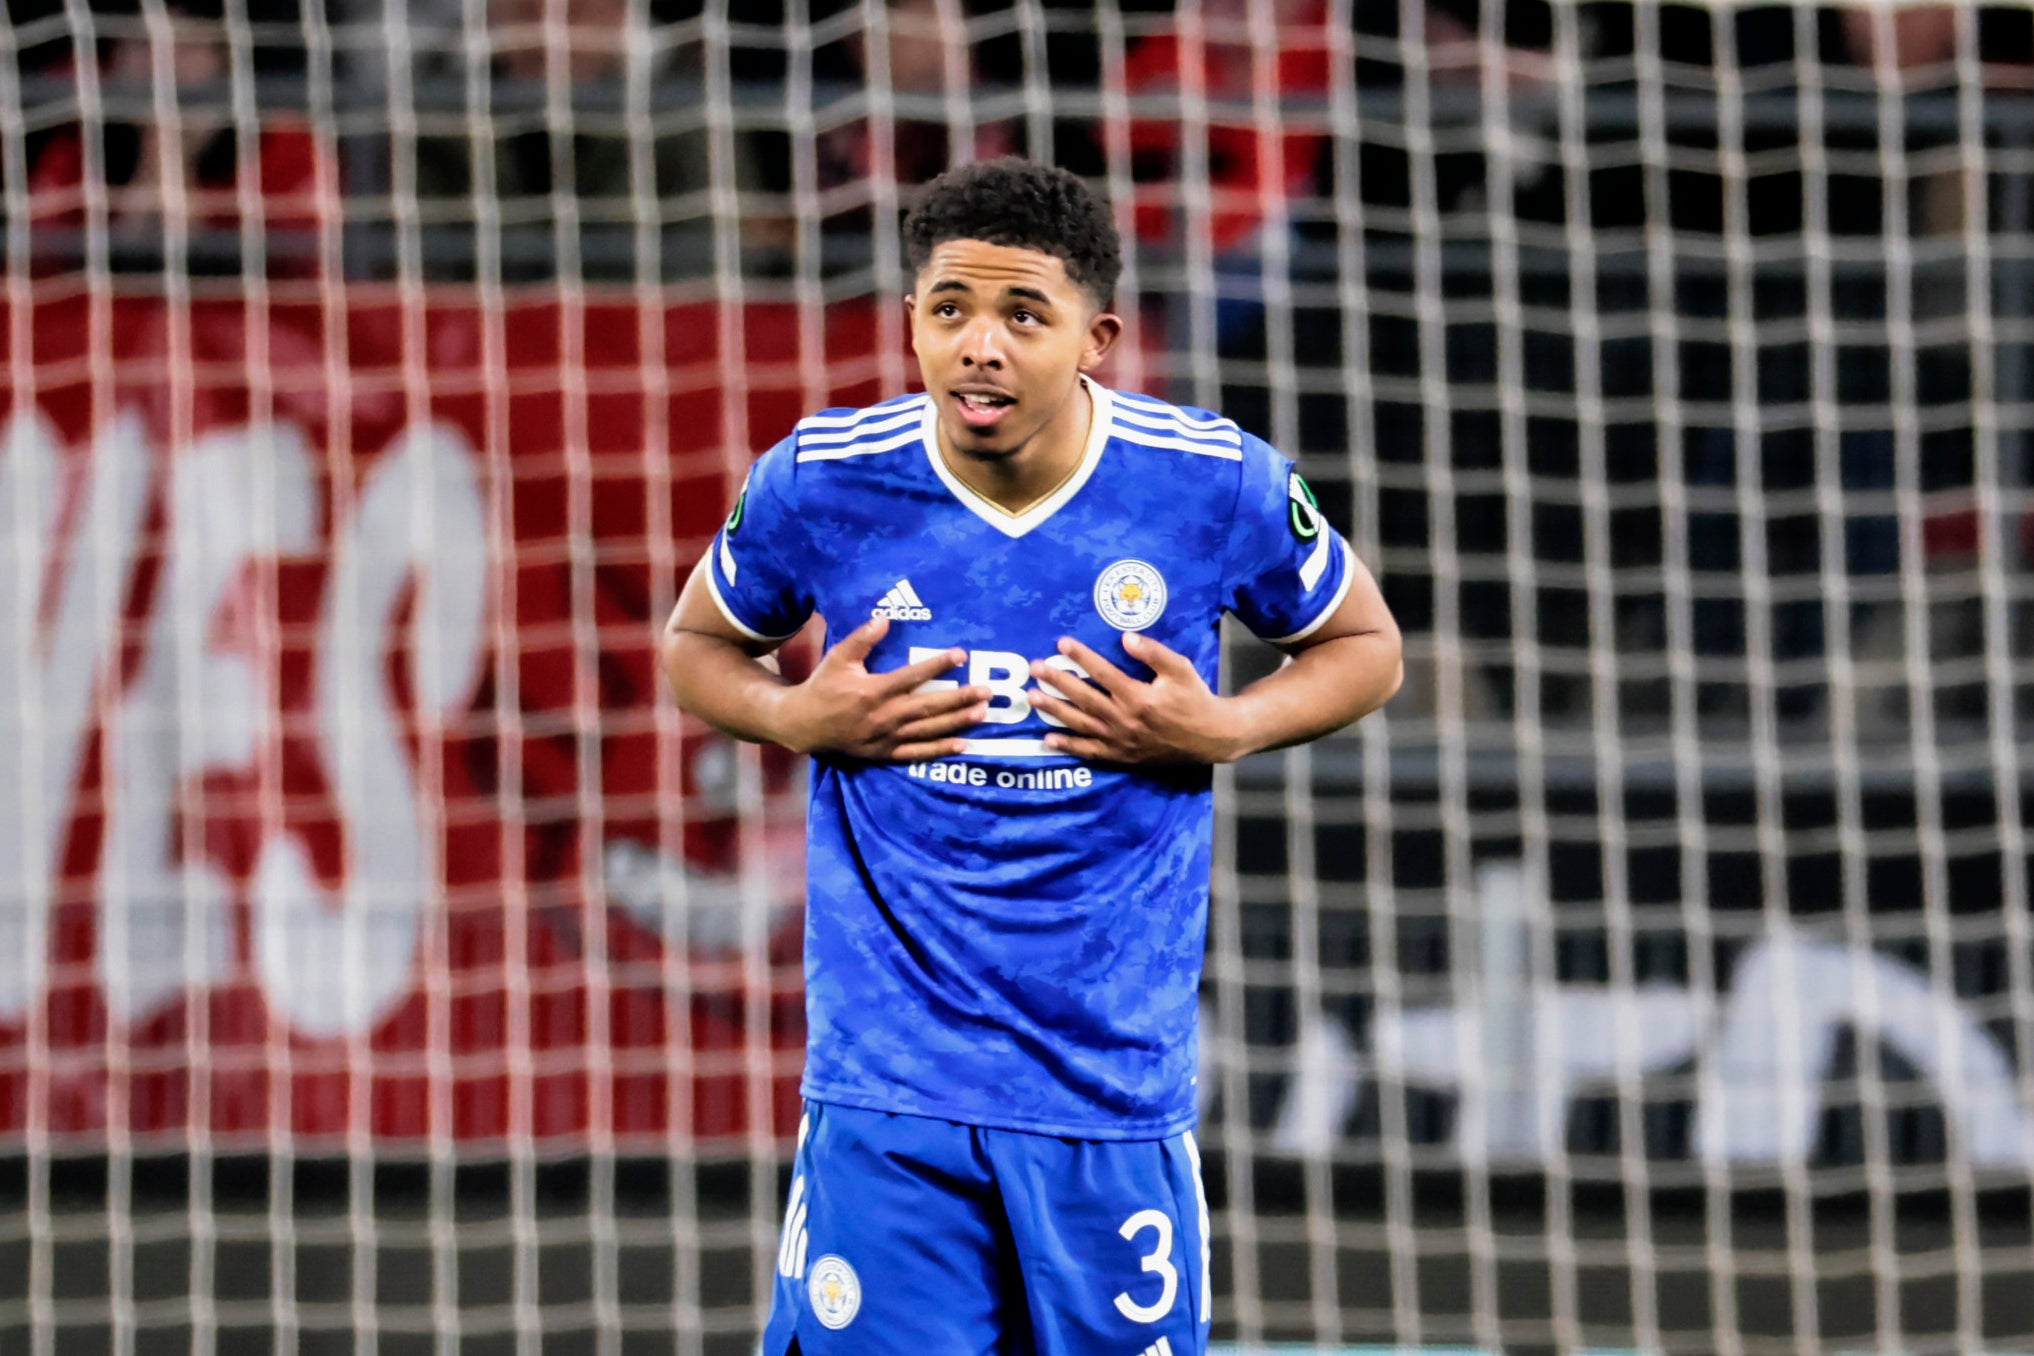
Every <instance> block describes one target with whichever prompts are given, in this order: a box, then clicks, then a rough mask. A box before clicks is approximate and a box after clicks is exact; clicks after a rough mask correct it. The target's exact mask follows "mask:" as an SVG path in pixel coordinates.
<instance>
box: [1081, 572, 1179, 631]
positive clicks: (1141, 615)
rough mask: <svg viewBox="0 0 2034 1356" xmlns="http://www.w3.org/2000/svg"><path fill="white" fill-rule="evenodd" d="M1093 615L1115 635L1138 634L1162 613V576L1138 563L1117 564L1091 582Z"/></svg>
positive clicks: (1163, 591) (1163, 602) (1163, 599)
mask: <svg viewBox="0 0 2034 1356" xmlns="http://www.w3.org/2000/svg"><path fill="white" fill-rule="evenodd" d="M1095 611H1097V612H1099V613H1101V614H1102V620H1103V621H1105V622H1107V623H1109V625H1111V626H1113V627H1115V628H1116V629H1117V630H1119V631H1142V630H1143V629H1144V628H1145V627H1147V626H1149V625H1151V624H1152V623H1153V622H1155V621H1157V620H1158V617H1159V614H1160V613H1162V612H1164V611H1165V576H1164V575H1162V574H1160V573H1159V572H1158V571H1157V569H1156V568H1154V567H1153V566H1151V565H1148V564H1146V563H1145V562H1144V561H1141V560H1119V561H1117V562H1116V563H1115V564H1114V565H1111V566H1110V567H1109V568H1108V569H1106V570H1103V571H1102V573H1101V575H1100V576H1099V577H1098V578H1096V580H1095Z"/></svg>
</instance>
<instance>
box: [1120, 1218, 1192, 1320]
mask: <svg viewBox="0 0 2034 1356" xmlns="http://www.w3.org/2000/svg"><path fill="white" fill-rule="evenodd" d="M1146 1229H1156V1230H1158V1242H1157V1243H1156V1244H1154V1245H1153V1247H1152V1249H1151V1251H1150V1252H1148V1253H1146V1254H1144V1270H1146V1271H1155V1272H1157V1273H1158V1274H1159V1277H1160V1279H1161V1285H1160V1287H1159V1291H1158V1300H1157V1302H1156V1303H1154V1304H1139V1303H1138V1302H1137V1301H1136V1300H1134V1299H1131V1298H1130V1293H1129V1292H1128V1291H1124V1292H1123V1293H1121V1294H1119V1295H1117V1296H1116V1310H1117V1312H1118V1313H1120V1314H1122V1315H1123V1317H1125V1318H1127V1319H1129V1320H1130V1321H1131V1322H1132V1323H1156V1322H1158V1320H1159V1319H1161V1318H1164V1317H1165V1316H1166V1315H1167V1314H1169V1313H1171V1312H1172V1302H1173V1300H1174V1299H1176V1298H1177V1297H1178V1295H1179V1269H1178V1268H1177V1267H1175V1266H1173V1264H1172V1220H1171V1219H1170V1218H1169V1217H1168V1216H1167V1215H1166V1214H1165V1213H1164V1212H1163V1211H1160V1210H1139V1211H1138V1212H1137V1213H1136V1214H1134V1215H1132V1216H1131V1217H1130V1218H1129V1219H1126V1220H1124V1221H1123V1227H1122V1228H1120V1229H1118V1230H1117V1231H1116V1232H1117V1233H1118V1234H1121V1235H1122V1236H1123V1237H1124V1238H1135V1237H1137V1235H1138V1234H1141V1233H1143V1232H1144V1231H1145V1230H1146Z"/></svg>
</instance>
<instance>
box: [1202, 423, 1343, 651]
mask: <svg viewBox="0 0 2034 1356" xmlns="http://www.w3.org/2000/svg"><path fill="white" fill-rule="evenodd" d="M1242 477H1243V483H1242V488H1241V490H1240V491H1239V493H1238V494H1237V497H1236V515H1235V521H1234V522H1233V523H1232V524H1231V526H1230V531H1229V549H1228V553H1227V555H1226V557H1225V566H1224V568H1225V574H1224V578H1223V594H1222V601H1223V606H1224V607H1226V608H1227V609H1228V610H1229V611H1231V612H1233V613H1235V614H1236V616H1237V618H1238V619H1239V620H1241V621H1242V623H1243V624H1244V625H1245V626H1247V627H1249V628H1250V629H1251V631H1252V632H1254V633H1255V634H1256V635H1258V636H1260V637H1262V638H1263V639H1265V640H1268V641H1272V642H1273V643H1281V644H1282V643H1289V642H1292V641H1297V640H1303V639H1305V638H1306V637H1307V636H1308V635H1310V634H1312V632H1313V631H1314V629H1315V628H1316V627H1318V626H1319V625H1320V624H1321V623H1322V622H1324V621H1326V620H1327V619H1328V618H1329V617H1330V616H1332V615H1333V614H1334V611H1335V609H1336V608H1337V607H1339V606H1341V603H1342V598H1343V595H1345V594H1346V593H1348V591H1349V580H1350V578H1351V575H1352V571H1351V569H1350V560H1351V556H1350V552H1349V543H1348V542H1347V541H1345V540H1343V538H1342V534H1341V533H1339V532H1337V531H1336V530H1335V529H1334V528H1333V527H1331V526H1329V525H1328V522H1327V520H1326V519H1325V518H1324V517H1322V515H1321V509H1320V505H1319V503H1318V502H1317V501H1316V500H1315V498H1314V492H1313V490H1312V489H1311V488H1309V486H1308V485H1307V483H1306V481H1305V480H1303V479H1302V478H1301V477H1300V473H1299V471H1298V469H1297V468H1295V467H1294V466H1293V464H1292V463H1291V462H1290V461H1287V460H1286V459H1285V458H1284V457H1282V456H1280V455H1279V454H1278V453H1277V452H1276V451H1274V450H1272V448H1271V447H1270V446H1269V445H1268V444H1266V443H1264V442H1262V441H1260V440H1259V439H1257V438H1253V437H1250V436H1248V435H1245V437H1244V439H1243V465H1242Z"/></svg>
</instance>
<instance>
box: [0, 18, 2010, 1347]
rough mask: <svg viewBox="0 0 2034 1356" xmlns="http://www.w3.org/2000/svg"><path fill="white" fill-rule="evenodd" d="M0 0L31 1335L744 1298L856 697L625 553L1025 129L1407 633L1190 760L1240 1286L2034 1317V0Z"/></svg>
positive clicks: (1346, 1341) (1138, 332) (697, 1311)
mask: <svg viewBox="0 0 2034 1356" xmlns="http://www.w3.org/2000/svg"><path fill="white" fill-rule="evenodd" d="M11 17H12V19H13V22H12V23H11V24H10V25H7V26H5V27H4V28H0V218H4V221H0V241H4V247H5V259H6V275H5V281H4V291H0V309H4V324H0V355H4V356H0V364H4V370H5V373H6V380H5V383H4V386H0V635H4V637H5V638H6V639H5V643H4V644H0V1195H4V1196H5V1198H6V1201H7V1209H6V1210H4V1211H0V1257H4V1258H6V1259H8V1264H7V1265H4V1266H0V1348H4V1349H6V1350H10V1351H11V1350H13V1349H14V1347H15V1346H19V1347H20V1348H21V1350H23V1351H25V1352H31V1353H36V1354H37V1356H43V1354H45V1353H54V1352H69V1351H73V1350H86V1351H98V1350H104V1351H108V1352H118V1353H123V1354H125V1353H134V1352H155V1351H169V1350H173V1349H174V1350H185V1349H189V1350H206V1351H211V1350H234V1351H241V1350H246V1351H254V1350H300V1351H306V1352H310V1351H339V1350H355V1351H358V1350H369V1349H373V1350H377V1351H404V1352H407V1351H416V1352H423V1351H427V1350H428V1351H434V1352H442V1351H455V1350H456V1351H459V1352H462V1353H463V1352H481V1351H487V1352H492V1351H502V1352H510V1351H514V1352H519V1353H520V1352H530V1351H536V1350H550V1349H554V1348H555V1349H560V1350H586V1351H590V1352H596V1353H602V1356H612V1354H614V1353H626V1352H634V1351H643V1350H650V1349H656V1350H665V1349H672V1348H675V1349H676V1350H678V1351H681V1352H684V1353H688V1356H719V1354H721V1353H728V1354H730V1356H732V1353H736V1352H746V1351H750V1350H752V1349H753V1346H754V1343H755V1341H756V1338H757V1335H758V1333H759V1332H760V1328H761V1324H762V1320H763V1317H764V1314H765V1311H766V1307H767V1303H768V1297H769V1286H770V1283H771V1278H772V1276H773V1275H774V1274H775V1268H776V1263H777V1255H778V1250H779V1246H780V1228H781V1224H782V1212H783V1210H784V1202H785V1193H786V1191H787V1189H788V1183H787V1181H786V1172H787V1169H788V1165H789V1162H790V1158H791V1153H792V1151H793V1147H794V1142H795V1141H794V1137H795V1134H796V1131H797V1125H798V1115H799V1106H798V1100H797V1091H796V1089H797V1077H798V1073H799V1067H800V1059H801V1051H802V1042H803V1026H802V1021H803V1017H802V1006H801V995H800V989H799V965H800V960H799V957H800V952H799V937H800V923H801V909H802V907H803V902H804V901H803V888H804V887H803V848H802V814H803V792H804V772H803V770H802V768H801V766H800V765H799V764H798V762H797V760H794V759H791V758H789V757H788V756H784V755H782V754H781V753H778V752H773V751H765V750H757V749H754V748H750V747H742V746H737V745H735V744H734V743H732V742H730V741H726V740H723V739H721V738H719V737H718V736H715V735H713V734H712V733H711V732H710V731H708V730H706V729H704V728H703V727H702V726H700V725H698V724H697V723H696V722H694V721H692V720H690V719H689V718H687V717H685V716H683V715H681V714H680V713H678V712H677V711H676V710H675V709H674V708H673V706H672V705H671V703H670V702H669V700H668V697H667V696H666V695H665V694H664V693H663V692H662V691H661V689H660V687H659V680H658V677H657V674H656V669H655V651H654V647H655V631H656V627H657V626H658V625H659V624H660V623H661V620H662V618H663V617H664V616H665V615H666V614H667V613H668V611H669V609H670V607H671V605H672V602H673V599H674V597H675V593H676V589H677V587H678V585H679V583H680V582H681V581H682V579H683V577H684V574H685V571H686V570H688V569H689V568H690V566H691V564H692V563H693V561H694V560H696V558H697V557H698V555H699V553H700V552H701V551H702V550H703V549H704V547H705V545H706V543H707V542H708V541H709V540H710V538H711V534H712V533H713V531H714V530H715V528H716V527H717V526H718V524H719V522H720V520H721V517H722V515H723V514H724V513H725V511H726V509H727V506H728V504H729V502H730V500H731V497H732V492H733V490H734V487H735V486H736V485H738V484H739V481H740V477H741V475H742V474H743V473H744V472H745V471H746V468H747V466H748V464H749V463H750V461H751V460H752V459H753V457H754V456H755V455H756V454H757V453H758V452H759V451H760V450H761V449H763V448H764V447H766V446H768V445H769V444H770V443H772V442H774V441H775V440H776V439H777V438H779V437H781V436H782V435H783V433H784V432H785V431H787V430H788V428H789V427H790V425H791V423H792V422H793V421H794V420H795V419H796V418H797V417H799V416H800V415H802V414H804V413H806V412H808V411H810V410H812V409H815V408H819V407H822V406H826V405H830V404H860V403H867V402H869V401H872V400H874V399H877V398H880V397H882V396H885V395H888V394H892V393H895V392H896V391H899V390H902V389H904V388H905V387H906V386H907V385H908V384H909V383H911V382H912V381H913V380H914V372H915V369H914V366H913V364H912V361H911V359H910V356H909V353H908V349H907V347H906V336H905V326H904V318H903V313H902V310H901V307H900V306H899V305H898V304H897V298H898V297H899V296H901V295H902V293H903V292H904V290H905V289H906V286H907V279H906V277H905V267H906V265H905V262H904V259H903V255H902V252H901V249H900V246H899V243H898V241H897V239H896V233H895V231H894V229H893V225H894V223H895V221H896V220H897V218H898V216H899V213H900V211H901V210H902V209H903V208H904V207H906V206H907V205H908V204H909V202H910V201H911V199H912V194H913V191H914V188H915V186H916V185H917V184H919V183H922V182H923V181H924V180H925V179H926V178H928V177H930V176H931V175H932V174H934V173H936V172H938V171H939V170H940V169H943V168H945V167H946V166H948V165H950V164H953V163H959V162H962V161H966V160H969V159H973V158H978V157H983V156H988V155H995V154H1002V153H1009V152H1015V153H1029V154H1034V155H1038V156H1041V157H1045V158H1050V159H1052V160H1054V161H1056V162H1058V163H1061V164H1064V165H1067V166H1069V167H1070V168H1072V169H1074V170H1076V171H1077V172H1079V173H1081V174H1082V175H1084V176H1085V177H1087V178H1088V179H1089V180H1090V181H1091V182H1093V183H1094V184H1095V185H1097V186H1098V187H1099V188H1101V189H1102V190H1104V191H1105V192H1106V193H1107V194H1108V196H1109V199H1110V201H1111V202H1112V203H1113V204H1114V207H1115V210H1116V214H1117V220H1118V224H1119V226H1120V228H1121V230H1122V232H1123V237H1124V249H1125V272H1124V282H1123V286H1122V288H1121V290H1120V292H1119V295H1118V298H1117V309H1118V310H1119V311H1120V312H1121V313H1122V314H1123V315H1124V316H1125V319H1126V326H1127V334H1126V339H1125V341H1124V344H1123V346H1122V349H1121V351H1120V352H1119V353H1118V354H1117V355H1116V356H1115V358H1113V359H1112V365H1111V368H1110V370H1109V371H1108V372H1106V373H1105V374H1104V379H1105V380H1106V381H1109V382H1111V383H1113V384H1116V385H1120V386H1122V387H1125V388H1127V389H1139V390H1143V391H1148V392H1150V393H1152V394H1154V395H1159V396H1163V397H1165V398H1168V399H1172V400H1176V401H1180V402H1183V403H1190V404H1197V405H1204V406H1208V407H1211V408H1215V409H1217V410H1219V411H1221V412H1222V413H1225V414H1227V415H1229V416H1231V417H1234V418H1236V419H1237V420H1238V421H1239V422H1241V423H1243V424H1244V425H1245V426H1246V427H1248V428H1250V429H1251V430H1252V431H1253V432H1256V433H1259V434H1262V435H1264V436H1265V437H1267V438H1269V439H1271V440H1272V441H1273V442H1274V443H1275V444H1276V445H1277V446H1279V447H1280V448H1281V449H1282V450H1284V451H1285V452H1287V453H1288V454H1289V455H1292V456H1293V457H1295V458H1296V459H1297V460H1298V461H1299V463H1300V465H1301V467H1302V469H1303V470H1304V471H1305V473H1306V476H1307V478H1308V480H1309V482H1310V483H1311V484H1312V485H1313V486H1314V487H1315V489H1316V490H1317V491H1318V493H1319V496H1320V500H1321V504H1322V508H1323V511H1324V512H1325V513H1326V514H1327V516H1328V517H1329V518H1330V519H1331V520H1333V521H1335V522H1336V523H1337V524H1338V525H1340V526H1342V527H1343V528H1344V529H1345V530H1346V531H1347V532H1348V534H1349V535H1350V537H1351V540H1352V542H1353V543H1354V544H1355V545H1356V548H1357V550H1358V551H1359V552H1360V553H1361V554H1362V555H1363V556H1364V558H1365V559H1366V561H1367V562H1368V563H1369V564H1370V565H1371V566H1372V568H1373V569H1375V570H1376V571H1377V573H1378V575H1379V578H1380V579H1381V581H1382V583H1383V586H1384V589H1385V592H1386V595H1387V597H1388V599H1389V601H1390V602H1391V605H1392V607H1393V609H1394V612H1395V614H1396V615H1397V616H1398V618H1399V620H1400V622H1401V624H1402V625H1403V627H1404V630H1405V633H1406V647H1407V658H1408V664H1407V682H1406V686H1405V689H1404V691H1403V692H1402V693H1401V694H1400V696H1399V697H1398V698H1397V699H1396V700H1395V701H1394V702H1393V703H1392V704H1391V705H1390V706H1389V707H1387V708H1386V710H1385V711H1383V712H1381V713H1379V714H1378V715H1377V716H1374V717H1372V718H1370V719H1369V720H1366V721H1365V722H1363V723H1362V724H1361V725H1360V726H1358V727H1357V728H1356V729H1354V730H1352V731H1347V732H1343V733H1340V734H1337V735H1334V736H1331V737H1329V738H1327V739H1325V740H1322V741H1320V742H1318V743H1316V744H1313V745H1310V746H1307V747H1303V748H1297V749H1292V750H1286V751H1282V752H1279V753H1275V754H1268V755H1261V756H1259V757H1256V758H1252V759H1248V760H1245V761H1244V762H1243V763H1241V764H1239V765H1238V766H1236V767H1235V768H1233V769H1223V770H1221V771H1220V772H1219V773H1218V775H1217V801H1218V810H1219V814H1218V827H1217V852H1216V859H1217V866H1216V872H1215V877H1214V882H1213V889H1214V908H1213V910H1212V914H1211V924H1210V932H1209V950H1208V961H1207V973H1206V982H1205V985H1204V991H1203V1001H1202V1068H1201V1076H1200V1082H1199V1088H1200V1092H1201V1117H1202V1124H1201V1130H1200V1131H1199V1140H1200V1145H1201V1151H1202V1157H1203V1167H1204V1171H1205V1175H1206V1177H1207V1185H1208V1188H1209V1196H1210V1204H1211V1207H1212V1219H1213V1227H1214V1247H1213V1266H1214V1275H1215V1284H1216V1298H1215V1333H1216V1340H1217V1341H1218V1342H1219V1343H1221V1344H1224V1346H1225V1347H1226V1348H1228V1349H1230V1350H1233V1351H1253V1352H1254V1351H1264V1350H1270V1349H1278V1350H1291V1349H1297V1350H1302V1351H1309V1352H1319V1353H1329V1352H1338V1353H1339V1352H1352V1351H1363V1352H1381V1351H1391V1352H1399V1351H1422V1352H1428V1353H1438V1352H1442V1351H1448V1352H1457V1351H1475V1352H1490V1353H1497V1352H1513V1351H1534V1350H1560V1351H1595V1352H1612V1351H1616V1352H1645V1353H1675V1354H1676V1356H1678V1354H1679V1353H1691V1354H1692V1353H1698V1352H1701V1353H1709V1352H1722V1353H1733V1354H1736V1353H1760V1352H1770V1353H1781V1352H1785V1353H1795V1352H1830V1353H1840V1352H1857V1351H1865V1350H1874V1351H1887V1352H1899V1353H1922V1352H1942V1353H1948V1352H1957V1353H1972V1352H1985V1353H1992V1354H1993V1356H2007V1354H2009V1353H2016V1352H2029V1351H2034V1302H2030V1300H2029V1298H2028V1297H2029V1295H2030V1294H2034V1288H2030V1286H2029V1281H2030V1280H2034V1225H2030V1223H2029V1220H2030V1218H2034V1215H2030V1210H2029V1200H2030V1196H2034V1045H2030V1041H2034V974H2030V964H2034V954H2030V949H2029V948H2030V941H2034V936H2030V923H2029V917H2028V883H2027V874H2028V829H2027V810H2026V807H2025V805H2024V803H2023V801H2024V788H2025V780H2024V779H2025V775H2026V774H2025V772H2024V768H2025V766H2026V765H2027V764H2028V763H2029V761H2030V759H2029V750H2028V740H2027V736H2026V734H2025V732H2024V730H2023V725H2024V723H2025V720H2026V718H2027V712H2028V709H2029V707H2028V703H2029V696H2030V681H2029V679H2028V677H2027V675H2028V673H2029V672H2030V671H2034V670H2030V669H2029V667H2028V658H2029V655H2028V651H2029V646H2030V634H2034V633H2030V626H2029V623H2030V611H2029V597H2030V591H2029V587H2028V572H2027V566H2028V544H2029V543H2030V541H2034V536H2030V533H2029V523H2030V521H2034V520H2030V518H2029V511H2030V508H2034V496H2030V467H2029V444H2028V437H2029V428H2030V426H2034V302H2030V300H2029V299H2030V297H2034V253H2030V247H2029V243H2028V242H2029V240H2030V238H2034V235H2030V231H2034V95H2030V93H2029V90H2030V89H2034V82H2030V80H2029V78H2028V76H2029V73H2030V72H2034V10H2030V9H2029V8H2028V7H2027V6H2025V5H2020V4H2014V5H2005V4H1998V5H1958V6H1948V5H1943V6H1934V5H1910V6H1902V7H1889V6H1881V5H1868V4H1862V3H1860V4H1857V5H1854V6H1822V7H1815V6H1808V5H1799V6H1786V5H1758V6H1750V5H1747V6H1726V5H1715V4H1712V5H1697V4H1667V3H1656V2H1655V0H1639V2H1638V3H1631V4H1615V5H1587V6H1580V5H1568V4H1560V3H1551V4H1537V3H1526V2H1524V0H1504V2H1503V3H1499V2H1498V0H1182V2H1181V3H1178V4H1164V3H1159V2H1158V0H1100V3H1094V4H1085V5H1072V4H1062V3H1056V2H1051V3H1049V2H1048V0H884V2H882V3H878V2H877V0H769V3H757V4H747V3H744V4H730V3H722V2H720V0H689V2H688V0H462V2H461V3H458V4H451V3H440V0H381V2H380V3H379V4H378V5H377V4H370V3H367V2H366V0H358V2H357V3H354V2H351V0H349V2H348V3H340V2H339V0H333V3H330V4H326V5H313V4H298V3H290V2H289V0H136V3H135V4H133V5H119V4H112V3H108V4H105V5H95V4H89V3H84V0H61V2H59V0H40V2H39V0H20V2H19V3H18V4H17V5H16V6H15V8H14V10H13V12H12V15H11ZM1227 660H1228V666H1229V670H1230V677H1231V680H1232V681H1233V682H1241V681H1247V680H1248V679H1249V678H1250V677H1252V676H1255V675H1259V674H1262V673H1264V672H1267V671H1268V670H1269V668H1270V667H1271V665H1272V664H1274V663H1275V662H1276V660H1277V657H1276V655H1275V654H1272V653H1270V652H1268V651H1266V650H1265V649H1264V648H1263V647H1261V646H1259V645H1257V644H1256V643H1255V642H1254V641H1252V640H1251V639H1250V638H1248V637H1247V636H1245V635H1242V634H1241V633H1236V634H1234V635H1232V637H1231V644H1230V645H1229V646H1228V650H1227ZM787 662H789V663H790V664H792V665H793V666H796V665H798V664H800V663H805V662H809V647H807V648H806V649H804V650H801V649H799V648H797V647H794V649H793V651H792V653H791V655H790V658H789V660H788V661H787ZM1126 1356H1127V1349H1126Z"/></svg>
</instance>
